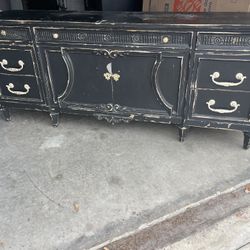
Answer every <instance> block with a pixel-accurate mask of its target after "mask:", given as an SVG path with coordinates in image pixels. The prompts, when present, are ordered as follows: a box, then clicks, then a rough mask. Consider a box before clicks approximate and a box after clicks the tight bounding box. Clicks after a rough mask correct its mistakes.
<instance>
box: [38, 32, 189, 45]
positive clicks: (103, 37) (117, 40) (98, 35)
mask: <svg viewBox="0 0 250 250" xmlns="http://www.w3.org/2000/svg"><path fill="white" fill-rule="evenodd" d="M55 32H56V33H58V35H59V36H58V39H56V40H57V41H66V42H67V41H68V42H84V43H86V44H91V43H94V44H97V43H98V44H100V43H103V44H107V43H112V44H113V43H114V44H158V45H162V46H169V45H174V44H176V45H178V46H180V45H185V46H187V45H188V46H190V43H191V34H190V33H180V32H176V33H175V32H155V31H152V32H148V31H147V32H144V31H138V32H129V31H121V30H116V31H96V30H75V29H67V30H61V29H36V37H37V40H38V41H50V42H51V41H53V33H55ZM164 37H168V43H165V42H164Z"/></svg>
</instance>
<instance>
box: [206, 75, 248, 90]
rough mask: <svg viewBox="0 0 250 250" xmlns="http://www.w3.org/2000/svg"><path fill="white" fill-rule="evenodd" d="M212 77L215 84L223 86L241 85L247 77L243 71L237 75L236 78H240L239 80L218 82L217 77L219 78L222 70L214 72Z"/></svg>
mask: <svg viewBox="0 0 250 250" xmlns="http://www.w3.org/2000/svg"><path fill="white" fill-rule="evenodd" d="M210 77H211V78H212V81H213V83H214V84H216V85H219V86H223V87H235V86H239V85H241V84H242V83H243V82H244V80H245V79H246V78H247V77H246V76H244V75H243V74H242V73H237V74H236V75H235V78H236V79H237V80H239V82H218V81H216V79H218V78H219V77H220V72H214V73H213V74H212V75H210Z"/></svg>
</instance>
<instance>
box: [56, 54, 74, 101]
mask: <svg viewBox="0 0 250 250" xmlns="http://www.w3.org/2000/svg"><path fill="white" fill-rule="evenodd" d="M62 57H63V60H64V62H65V64H66V67H67V71H68V81H67V86H66V89H65V91H64V92H63V93H62V95H61V96H59V97H58V100H59V102H62V101H63V100H65V99H66V98H67V97H68V95H69V94H70V92H71V89H72V87H73V84H74V79H75V73H74V66H73V62H72V60H71V58H70V55H69V54H68V53H67V52H66V51H65V50H63V49H62Z"/></svg>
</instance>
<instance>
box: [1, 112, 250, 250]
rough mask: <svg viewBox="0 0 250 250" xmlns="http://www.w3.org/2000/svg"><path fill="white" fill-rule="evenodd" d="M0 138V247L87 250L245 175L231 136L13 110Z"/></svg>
mask: <svg viewBox="0 0 250 250" xmlns="http://www.w3.org/2000/svg"><path fill="white" fill-rule="evenodd" d="M0 138H1V144H0V159H1V160H0V164H1V165H0V190H1V192H0V203H1V206H0V222H1V223H0V249H1V250H2V249H14V250H19V249H25V250H31V249H32V250H40V249H41V250H42V249H46V250H47V249H48V250H50V249H51V250H54V249H73V250H77V249H89V248H91V247H94V246H95V245H98V244H100V243H102V242H104V241H106V240H108V239H112V238H114V237H116V236H119V235H121V234H124V233H126V232H130V231H133V230H135V229H137V228H138V227H140V226H141V225H142V224H144V223H148V222H150V221H152V220H154V219H157V218H159V217H161V216H164V215H166V214H168V213H171V212H174V211H176V210H178V209H180V208H182V207H184V206H187V205H189V204H191V203H193V202H197V201H199V200H201V199H204V198H206V197H208V196H210V195H213V194H215V193H217V192H219V191H223V190H225V189H228V188H230V187H232V186H235V185H237V184H238V183H241V182H244V181H245V180H247V179H250V150H249V151H246V150H243V149H242V140H243V138H242V134H241V133H239V132H232V131H217V130H206V129H192V130H191V131H190V133H189V135H188V137H187V139H186V141H185V142H184V143H183V144H181V143H179V142H178V140H177V129H176V128H175V127H172V126H167V125H159V124H158V125H157V124H142V123H131V124H129V125H128V124H120V125H117V126H115V127H113V126H111V125H109V124H107V123H105V122H100V121H96V120H95V119H92V118H86V117H78V116H67V115H63V116H62V118H61V124H60V126H59V127H58V128H53V127H51V126H50V120H49V116H48V114H46V113H40V112H23V111H15V112H13V117H12V121H11V122H5V121H3V120H0Z"/></svg>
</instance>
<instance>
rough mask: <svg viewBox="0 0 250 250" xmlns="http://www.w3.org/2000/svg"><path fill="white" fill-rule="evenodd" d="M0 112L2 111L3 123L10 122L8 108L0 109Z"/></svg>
mask: <svg viewBox="0 0 250 250" xmlns="http://www.w3.org/2000/svg"><path fill="white" fill-rule="evenodd" d="M1 110H2V115H3V118H4V120H5V121H10V120H11V118H10V110H9V108H6V107H2V108H1Z"/></svg>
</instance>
